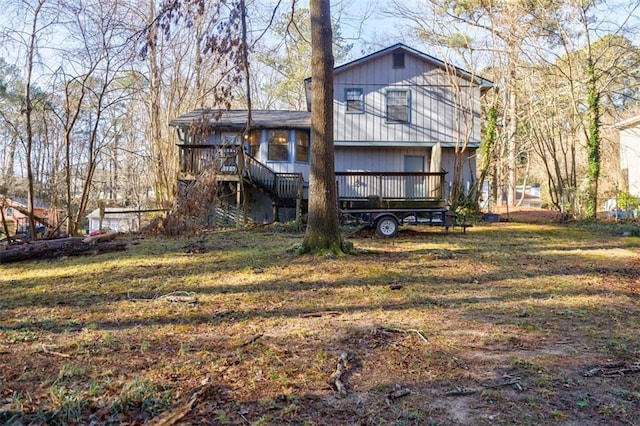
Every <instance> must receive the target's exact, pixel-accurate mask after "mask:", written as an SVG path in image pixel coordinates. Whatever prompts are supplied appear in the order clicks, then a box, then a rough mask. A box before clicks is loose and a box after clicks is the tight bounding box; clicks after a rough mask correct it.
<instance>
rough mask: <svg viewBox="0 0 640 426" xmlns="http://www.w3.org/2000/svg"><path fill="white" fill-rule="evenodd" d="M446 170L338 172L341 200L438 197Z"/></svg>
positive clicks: (441, 194)
mask: <svg viewBox="0 0 640 426" xmlns="http://www.w3.org/2000/svg"><path fill="white" fill-rule="evenodd" d="M446 174H447V173H446V172H414V173H410V172H406V173H403V172H336V179H337V182H338V198H340V199H341V200H371V199H381V200H391V201H411V200H413V201H438V200H443V199H444V182H445V181H444V176H445V175H446Z"/></svg>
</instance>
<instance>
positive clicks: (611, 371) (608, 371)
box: [584, 362, 640, 377]
mask: <svg viewBox="0 0 640 426" xmlns="http://www.w3.org/2000/svg"><path fill="white" fill-rule="evenodd" d="M625 365H626V364H625V363H623V362H619V363H612V364H605V365H602V366H599V367H594V368H591V369H590V370H588V371H587V372H586V373H584V376H585V377H595V376H603V377H611V376H624V375H625V374H631V373H640V363H635V364H632V365H630V366H628V367H627V366H625Z"/></svg>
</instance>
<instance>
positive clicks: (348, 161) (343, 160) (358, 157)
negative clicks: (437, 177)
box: [335, 146, 476, 196]
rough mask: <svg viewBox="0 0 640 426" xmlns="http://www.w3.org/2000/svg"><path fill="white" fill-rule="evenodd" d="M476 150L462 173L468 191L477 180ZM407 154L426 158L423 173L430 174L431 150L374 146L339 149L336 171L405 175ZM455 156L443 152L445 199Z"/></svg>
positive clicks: (450, 149) (450, 152)
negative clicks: (474, 156)
mask: <svg viewBox="0 0 640 426" xmlns="http://www.w3.org/2000/svg"><path fill="white" fill-rule="evenodd" d="M474 151H475V150H471V151H470V152H469V154H467V159H466V161H465V162H464V168H463V171H462V179H461V183H462V185H464V187H465V189H467V188H468V187H469V186H470V185H471V184H472V183H473V182H474V181H475V178H476V162H475V159H474V158H471V159H469V156H470V155H472V154H473V152H474ZM407 155H412V156H413V155H415V156H424V157H425V164H424V170H425V171H429V161H430V159H431V148H385V147H381V148H375V147H368V148H365V147H340V146H338V147H336V150H335V164H336V171H337V172H404V171H405V170H404V157H405V156H407ZM454 159H455V153H454V149H453V148H443V149H442V169H443V170H444V171H446V172H448V173H447V175H446V176H445V182H446V194H445V195H446V196H448V194H449V190H450V188H451V181H452V178H453V164H454Z"/></svg>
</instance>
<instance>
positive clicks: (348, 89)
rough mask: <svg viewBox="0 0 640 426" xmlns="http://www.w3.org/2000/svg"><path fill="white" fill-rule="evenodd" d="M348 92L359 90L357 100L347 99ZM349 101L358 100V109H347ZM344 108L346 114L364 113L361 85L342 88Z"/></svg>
mask: <svg viewBox="0 0 640 426" xmlns="http://www.w3.org/2000/svg"><path fill="white" fill-rule="evenodd" d="M349 92H359V93H360V95H359V98H360V99H359V100H355V99H349V96H348V95H349ZM349 101H351V102H360V109H353V110H349ZM344 110H345V113H347V114H364V90H363V89H362V87H345V89H344Z"/></svg>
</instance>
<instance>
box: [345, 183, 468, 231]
mask: <svg viewBox="0 0 640 426" xmlns="http://www.w3.org/2000/svg"><path fill="white" fill-rule="evenodd" d="M445 175H446V172H444V171H442V172H412V173H411V172H336V180H337V186H338V208H339V213H340V220H341V223H342V224H354V225H366V226H371V227H373V228H374V229H375V230H376V232H377V233H378V235H380V236H382V237H393V236H394V235H396V234H397V233H398V229H399V227H400V226H401V225H429V226H442V227H444V228H445V229H446V230H447V231H448V230H449V228H453V227H456V226H459V227H461V228H462V230H463V232H465V231H466V229H467V228H468V227H469V226H471V225H469V224H467V223H464V221H462V222H459V221H458V217H457V216H456V214H455V213H454V212H452V211H450V210H449V209H448V207H447V205H446V201H445V199H444V183H445V181H444V177H445Z"/></svg>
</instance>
